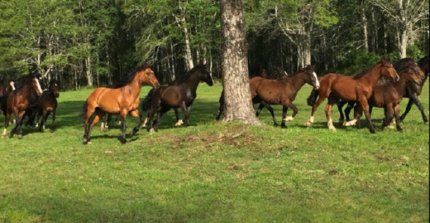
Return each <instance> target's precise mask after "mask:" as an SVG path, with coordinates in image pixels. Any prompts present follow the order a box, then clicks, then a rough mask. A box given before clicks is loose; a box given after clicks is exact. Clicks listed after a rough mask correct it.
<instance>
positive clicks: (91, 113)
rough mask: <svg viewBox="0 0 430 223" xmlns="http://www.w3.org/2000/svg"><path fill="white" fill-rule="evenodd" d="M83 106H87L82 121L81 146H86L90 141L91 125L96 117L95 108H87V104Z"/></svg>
mask: <svg viewBox="0 0 430 223" xmlns="http://www.w3.org/2000/svg"><path fill="white" fill-rule="evenodd" d="M85 106H87V108H86V113H85V119H84V136H83V139H82V143H83V144H87V143H88V142H89V141H90V130H91V124H92V123H93V120H94V117H95V116H96V108H92V107H90V108H88V104H87V105H85Z"/></svg>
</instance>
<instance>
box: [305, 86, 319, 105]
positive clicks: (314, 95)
mask: <svg viewBox="0 0 430 223" xmlns="http://www.w3.org/2000/svg"><path fill="white" fill-rule="evenodd" d="M318 96H319V93H318V90H317V89H315V88H314V89H312V91H311V94H310V95H309V97H308V99H307V102H308V105H309V106H313V105H314V104H315V102H316V101H317V99H318Z"/></svg>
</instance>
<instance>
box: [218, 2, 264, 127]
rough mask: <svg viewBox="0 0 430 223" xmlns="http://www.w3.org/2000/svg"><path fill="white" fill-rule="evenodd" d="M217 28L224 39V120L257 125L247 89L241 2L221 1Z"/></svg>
mask: <svg viewBox="0 0 430 223" xmlns="http://www.w3.org/2000/svg"><path fill="white" fill-rule="evenodd" d="M221 29H222V34H223V38H224V42H223V53H222V74H223V80H224V96H225V116H224V121H233V120H241V121H244V122H245V123H249V124H259V121H258V119H257V117H256V116H255V114H254V108H253V106H252V101H251V92H250V89H249V78H248V60H247V47H246V35H245V24H244V16H243V3H242V0H221Z"/></svg>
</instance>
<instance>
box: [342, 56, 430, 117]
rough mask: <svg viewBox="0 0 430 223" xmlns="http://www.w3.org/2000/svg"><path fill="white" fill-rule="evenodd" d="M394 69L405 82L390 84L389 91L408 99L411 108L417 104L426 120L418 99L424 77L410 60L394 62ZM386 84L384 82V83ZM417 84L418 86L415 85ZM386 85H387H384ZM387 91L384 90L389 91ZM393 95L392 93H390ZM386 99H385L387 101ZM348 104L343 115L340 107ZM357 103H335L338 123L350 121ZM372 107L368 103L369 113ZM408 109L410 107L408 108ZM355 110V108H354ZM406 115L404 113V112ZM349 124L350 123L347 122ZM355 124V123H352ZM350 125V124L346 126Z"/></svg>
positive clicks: (380, 93) (418, 67) (417, 66)
mask: <svg viewBox="0 0 430 223" xmlns="http://www.w3.org/2000/svg"><path fill="white" fill-rule="evenodd" d="M393 65H394V68H395V69H396V71H397V73H398V74H399V76H400V77H401V78H402V79H405V81H402V79H401V81H399V82H398V83H391V85H393V86H392V87H390V88H389V89H392V88H396V89H397V90H396V91H397V92H399V93H401V94H402V97H405V98H409V103H410V104H409V103H408V105H410V106H412V103H413V102H415V101H416V102H418V103H417V106H418V108H421V109H420V111H421V114H422V116H423V119H424V120H426V119H427V117H426V115H425V114H424V111H423V109H422V105H421V102H420V101H419V99H418V96H417V95H419V94H420V93H421V88H422V86H423V83H424V82H425V80H426V78H427V77H426V76H425V75H424V73H423V72H422V71H421V69H422V68H421V69H420V66H419V65H417V64H416V63H415V61H414V60H413V59H411V58H404V59H400V60H398V61H396V62H395V63H394V64H393ZM416 78H420V80H417V79H416ZM385 82H386V81H385ZM417 83H419V84H417ZM380 85H381V84H380V83H379V82H378V84H377V86H380ZM385 85H387V84H385ZM389 89H385V90H389ZM389 91H393V90H389ZM374 94H379V96H376V97H379V98H380V97H381V96H380V95H382V92H374ZM391 94H393V93H391ZM387 100H388V99H386V101H387ZM346 103H348V106H347V107H346V108H345V113H344V112H343V111H342V107H343V106H344V105H345V104H346ZM356 105H357V103H356V102H355V101H350V102H346V101H342V100H340V101H339V102H338V103H337V106H338V109H339V115H340V118H339V122H343V121H344V120H345V118H346V121H350V119H349V113H350V111H351V109H352V108H354V106H356ZM372 106H373V104H372V103H370V104H369V112H370V113H372ZM409 109H410V107H409ZM356 110H357V107H356ZM405 113H406V112H405ZM400 120H402V117H400ZM349 123H351V122H349ZM354 124H355V123H354ZM344 125H346V123H344ZM348 125H350V124H348Z"/></svg>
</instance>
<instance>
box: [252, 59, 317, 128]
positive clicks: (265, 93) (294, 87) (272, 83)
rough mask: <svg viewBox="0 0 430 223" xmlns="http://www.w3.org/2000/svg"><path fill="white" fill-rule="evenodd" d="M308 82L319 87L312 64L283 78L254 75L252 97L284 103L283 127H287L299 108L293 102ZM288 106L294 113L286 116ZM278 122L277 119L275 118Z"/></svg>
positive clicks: (270, 103)
mask: <svg viewBox="0 0 430 223" xmlns="http://www.w3.org/2000/svg"><path fill="white" fill-rule="evenodd" d="M305 83H307V84H309V85H312V86H313V87H314V88H316V89H318V88H319V82H318V77H317V75H316V73H315V72H314V69H313V67H312V66H311V65H308V66H307V67H305V68H303V69H301V70H299V71H298V72H297V73H295V74H293V75H291V76H288V77H286V78H283V79H278V80H273V79H266V78H263V77H253V78H251V80H250V81H249V85H250V89H251V96H252V98H253V99H254V98H256V97H258V98H259V99H260V100H261V101H262V102H263V103H264V104H268V105H278V104H281V105H282V122H281V127H283V128H285V127H286V124H285V123H286V121H290V120H293V119H294V117H295V116H296V115H297V112H298V109H297V107H296V106H295V105H294V104H293V101H294V99H295V98H296V95H297V92H298V91H299V90H300V89H301V88H302V86H303V85H304V84H305ZM288 108H291V109H293V114H292V116H290V117H288V118H287V117H286V115H287V111H288ZM273 121H274V123H276V121H275V120H273Z"/></svg>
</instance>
